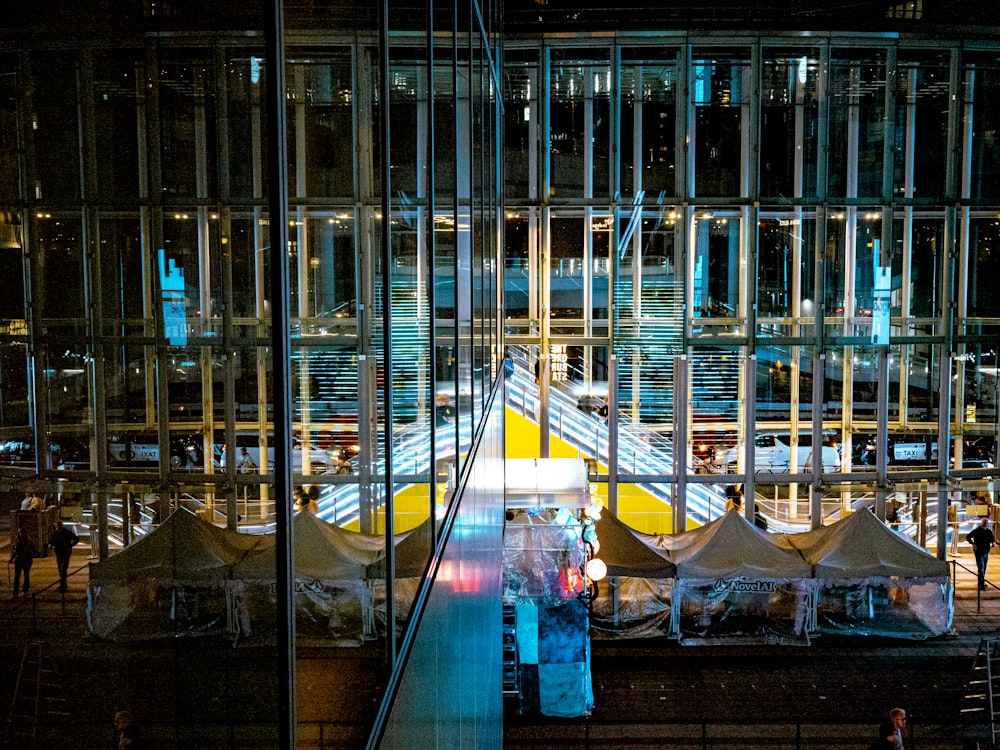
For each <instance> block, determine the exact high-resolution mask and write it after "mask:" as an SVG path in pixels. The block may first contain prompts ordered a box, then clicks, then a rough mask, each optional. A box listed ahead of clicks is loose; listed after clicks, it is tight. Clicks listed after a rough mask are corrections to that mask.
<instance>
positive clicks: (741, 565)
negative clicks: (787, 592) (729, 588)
mask: <svg viewBox="0 0 1000 750" xmlns="http://www.w3.org/2000/svg"><path fill="white" fill-rule="evenodd" d="M679 536H680V537H682V539H681V540H678V541H677V542H675V544H674V548H673V549H671V550H670V559H671V560H673V562H674V564H675V565H676V566H677V577H678V578H679V579H682V580H683V579H689V580H690V579H717V578H734V577H746V578H753V579H792V578H803V579H807V578H811V577H812V567H811V566H810V565H809V563H807V562H806V561H805V560H804V559H803V557H802V556H801V555H799V554H798V553H797V552H794V551H792V550H788V549H782V548H780V547H778V546H777V545H776V544H775V543H774V542H773V541H771V536H770V535H769V534H767V533H766V532H763V531H761V530H760V529H758V528H756V527H755V526H754V525H753V524H751V523H750V522H749V521H747V520H746V519H745V518H744V517H743V516H742V515H740V513H739V511H736V510H731V511H729V512H728V513H726V514H724V515H722V516H719V517H718V518H716V519H715V520H713V521H710V522H709V523H707V524H705V525H704V526H702V527H700V528H697V529H694V530H692V531H687V532H685V533H684V534H680V535H679Z"/></svg>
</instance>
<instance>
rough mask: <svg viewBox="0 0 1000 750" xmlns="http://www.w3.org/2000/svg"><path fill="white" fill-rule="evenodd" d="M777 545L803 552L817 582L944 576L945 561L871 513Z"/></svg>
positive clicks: (790, 537)
mask: <svg viewBox="0 0 1000 750" xmlns="http://www.w3.org/2000/svg"><path fill="white" fill-rule="evenodd" d="M778 543H779V544H783V545H784V546H787V547H789V548H791V549H796V550H798V551H799V552H801V553H802V556H803V557H804V558H805V560H806V561H807V562H808V563H809V564H811V565H812V566H813V571H814V572H813V575H814V576H815V577H816V578H823V579H832V580H844V579H849V578H870V577H872V576H882V577H886V578H893V577H896V578H947V577H949V575H950V570H949V567H948V563H947V562H945V561H944V560H938V559H937V558H936V557H934V556H933V555H931V554H929V553H928V552H927V550H925V549H923V548H922V547H918V546H917V545H915V544H913V543H912V542H911V541H910V540H909V539H908V538H907V537H904V536H901V535H900V534H897V533H896V532H894V531H892V530H891V529H890V528H889V527H888V526H886V525H885V524H884V523H882V522H881V521H879V520H878V519H877V518H876V517H875V516H874V515H872V513H871V512H869V511H867V510H864V511H859V512H856V513H851V514H850V515H848V516H847V517H846V518H843V519H841V520H840V521H837V522H836V523H833V524H830V525H829V526H823V527H821V528H819V529H815V530H813V531H807V532H804V533H801V534H788V535H786V536H784V537H778Z"/></svg>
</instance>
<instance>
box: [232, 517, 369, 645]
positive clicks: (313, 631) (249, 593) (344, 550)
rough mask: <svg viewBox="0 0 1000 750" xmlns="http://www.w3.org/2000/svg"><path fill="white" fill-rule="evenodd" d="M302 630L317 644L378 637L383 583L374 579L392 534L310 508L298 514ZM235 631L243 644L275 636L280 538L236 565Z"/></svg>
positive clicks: (298, 590) (297, 619)
mask: <svg viewBox="0 0 1000 750" xmlns="http://www.w3.org/2000/svg"><path fill="white" fill-rule="evenodd" d="M293 524H294V525H293V533H294V540H295V631H296V636H297V637H298V638H299V640H300V642H302V643H304V644H311V645H319V644H322V645H332V646H354V645H359V644H360V643H361V642H362V641H363V640H364V639H365V638H367V637H372V636H374V635H375V618H374V608H375V599H376V597H377V592H378V591H381V592H382V596H383V597H384V591H385V589H384V586H379V585H376V584H374V583H372V582H370V581H369V580H368V575H369V571H370V569H372V568H378V567H379V566H380V564H381V562H382V558H383V557H384V550H385V540H384V539H383V538H382V537H379V536H372V535H368V534H359V533H357V532H354V531H348V530H346V529H342V528H340V527H337V526H333V525H332V524H329V523H327V522H326V521H323V520H321V519H319V518H316V517H315V516H313V515H311V514H309V513H297V514H296V515H295V517H294V520H293ZM227 593H228V595H229V607H230V630H231V631H232V632H234V633H235V634H236V635H237V636H238V637H239V642H240V643H254V642H260V641H262V640H263V641H269V640H271V639H272V638H273V637H274V634H275V629H274V628H275V622H276V616H277V614H276V613H277V590H276V575H275V550H274V536H273V535H269V536H268V537H267V538H266V541H265V542H264V543H262V544H261V545H260V546H259V547H258V548H257V549H255V550H254V551H253V552H251V553H250V554H249V555H247V556H246V557H244V558H243V559H242V560H241V561H240V562H238V563H237V564H236V565H234V566H233V570H232V576H231V580H230V582H229V584H228V586H227Z"/></svg>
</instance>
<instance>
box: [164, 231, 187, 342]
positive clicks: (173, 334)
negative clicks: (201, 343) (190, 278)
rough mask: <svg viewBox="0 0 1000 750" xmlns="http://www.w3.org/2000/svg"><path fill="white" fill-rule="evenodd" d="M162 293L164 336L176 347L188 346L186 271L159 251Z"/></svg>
mask: <svg viewBox="0 0 1000 750" xmlns="http://www.w3.org/2000/svg"><path fill="white" fill-rule="evenodd" d="M159 261H160V291H161V292H162V294H163V335H164V336H165V337H166V339H167V341H168V342H169V343H171V344H173V345H174V346H186V345H187V311H186V306H185V304H184V269H183V268H178V267H177V261H176V260H174V259H173V258H171V259H170V260H167V254H166V251H165V250H164V249H163V248H162V247H161V248H160V249H159Z"/></svg>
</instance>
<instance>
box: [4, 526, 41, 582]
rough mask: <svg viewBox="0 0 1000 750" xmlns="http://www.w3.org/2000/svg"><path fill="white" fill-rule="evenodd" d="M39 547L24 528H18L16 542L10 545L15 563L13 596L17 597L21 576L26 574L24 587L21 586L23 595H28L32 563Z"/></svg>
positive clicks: (11, 557)
mask: <svg viewBox="0 0 1000 750" xmlns="http://www.w3.org/2000/svg"><path fill="white" fill-rule="evenodd" d="M37 552H38V548H37V547H36V546H35V543H34V542H33V541H32V540H31V537H29V536H28V532H26V531H25V530H24V529H18V530H17V534H16V535H15V536H14V543H13V544H12V545H11V546H10V561H11V562H12V563H14V589H13V591H11V598H12V599H16V598H17V595H18V594H17V590H18V589H19V588H21V576H24V588H21V596H27V595H28V589H29V588H31V563H32V562H34V560H35V554H36V553H37Z"/></svg>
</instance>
